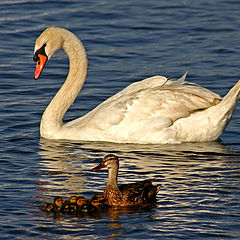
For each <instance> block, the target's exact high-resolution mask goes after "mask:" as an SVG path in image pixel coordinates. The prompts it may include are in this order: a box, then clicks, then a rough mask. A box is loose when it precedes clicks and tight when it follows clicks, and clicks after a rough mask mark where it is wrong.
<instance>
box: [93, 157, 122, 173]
mask: <svg viewBox="0 0 240 240" xmlns="http://www.w3.org/2000/svg"><path fill="white" fill-rule="evenodd" d="M105 167H107V168H108V169H118V167H119V160H118V157H117V156H115V155H113V154H108V155H107V156H105V157H104V159H103V161H102V162H101V163H100V164H99V165H98V166H97V167H95V168H93V169H92V171H98V170H100V169H102V168H105Z"/></svg>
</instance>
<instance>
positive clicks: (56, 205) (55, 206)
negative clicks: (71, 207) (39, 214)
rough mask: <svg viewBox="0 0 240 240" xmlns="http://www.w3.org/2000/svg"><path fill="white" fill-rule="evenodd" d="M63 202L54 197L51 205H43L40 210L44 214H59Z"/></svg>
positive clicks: (59, 198)
mask: <svg viewBox="0 0 240 240" xmlns="http://www.w3.org/2000/svg"><path fill="white" fill-rule="evenodd" d="M63 203H64V200H63V198H62V197H55V198H54V200H53V203H47V202H46V203H44V204H43V205H42V207H41V209H42V210H43V211H45V212H59V211H61V208H62V205H63Z"/></svg>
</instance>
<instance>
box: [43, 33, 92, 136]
mask: <svg viewBox="0 0 240 240" xmlns="http://www.w3.org/2000/svg"><path fill="white" fill-rule="evenodd" d="M63 38H64V40H63V45H62V49H63V50H64V51H65V52H66V54H67V55H68V57H69V73H68V76H67V79H66V81H65V83H64V84H63V86H62V87H61V88H60V90H59V91H58V92H57V94H56V95H55V97H54V98H53V99H52V101H51V102H50V104H49V105H48V107H47V108H46V110H45V112H44V113H43V116H42V120H41V126H40V132H41V136H43V137H46V138H52V136H53V135H54V133H55V132H56V131H59V130H60V129H61V127H62V125H63V122H62V119H63V117H64V115H65V113H66V111H67V110H68V108H69V107H70V105H71V104H72V103H73V102H74V100H75V98H76V97H77V95H78V93H79V92H80V90H81V88H82V86H83V84H84V81H85V78H86V75H87V56H86V52H85V49H84V47H83V45H82V43H81V41H80V40H79V39H78V38H77V37H76V36H75V35H73V34H72V33H70V32H66V33H65V34H64V35H63Z"/></svg>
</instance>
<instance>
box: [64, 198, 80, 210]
mask: <svg viewBox="0 0 240 240" xmlns="http://www.w3.org/2000/svg"><path fill="white" fill-rule="evenodd" d="M76 202H77V196H71V197H70V199H69V200H66V201H65V203H64V204H63V207H62V212H64V213H67V214H74V213H75V212H76V210H77V205H76Z"/></svg>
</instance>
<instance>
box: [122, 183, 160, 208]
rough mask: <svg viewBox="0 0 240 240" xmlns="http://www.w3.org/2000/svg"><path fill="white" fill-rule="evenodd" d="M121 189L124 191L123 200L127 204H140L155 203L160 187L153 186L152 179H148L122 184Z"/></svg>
mask: <svg viewBox="0 0 240 240" xmlns="http://www.w3.org/2000/svg"><path fill="white" fill-rule="evenodd" d="M119 190H120V191H121V192H122V198H123V201H125V202H126V204H127V205H139V204H148V203H154V202H155V201H156V195H157V192H158V190H159V187H158V186H153V184H152V180H151V179H146V180H144V181H139V182H136V183H129V184H124V185H121V186H120V187H119Z"/></svg>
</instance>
